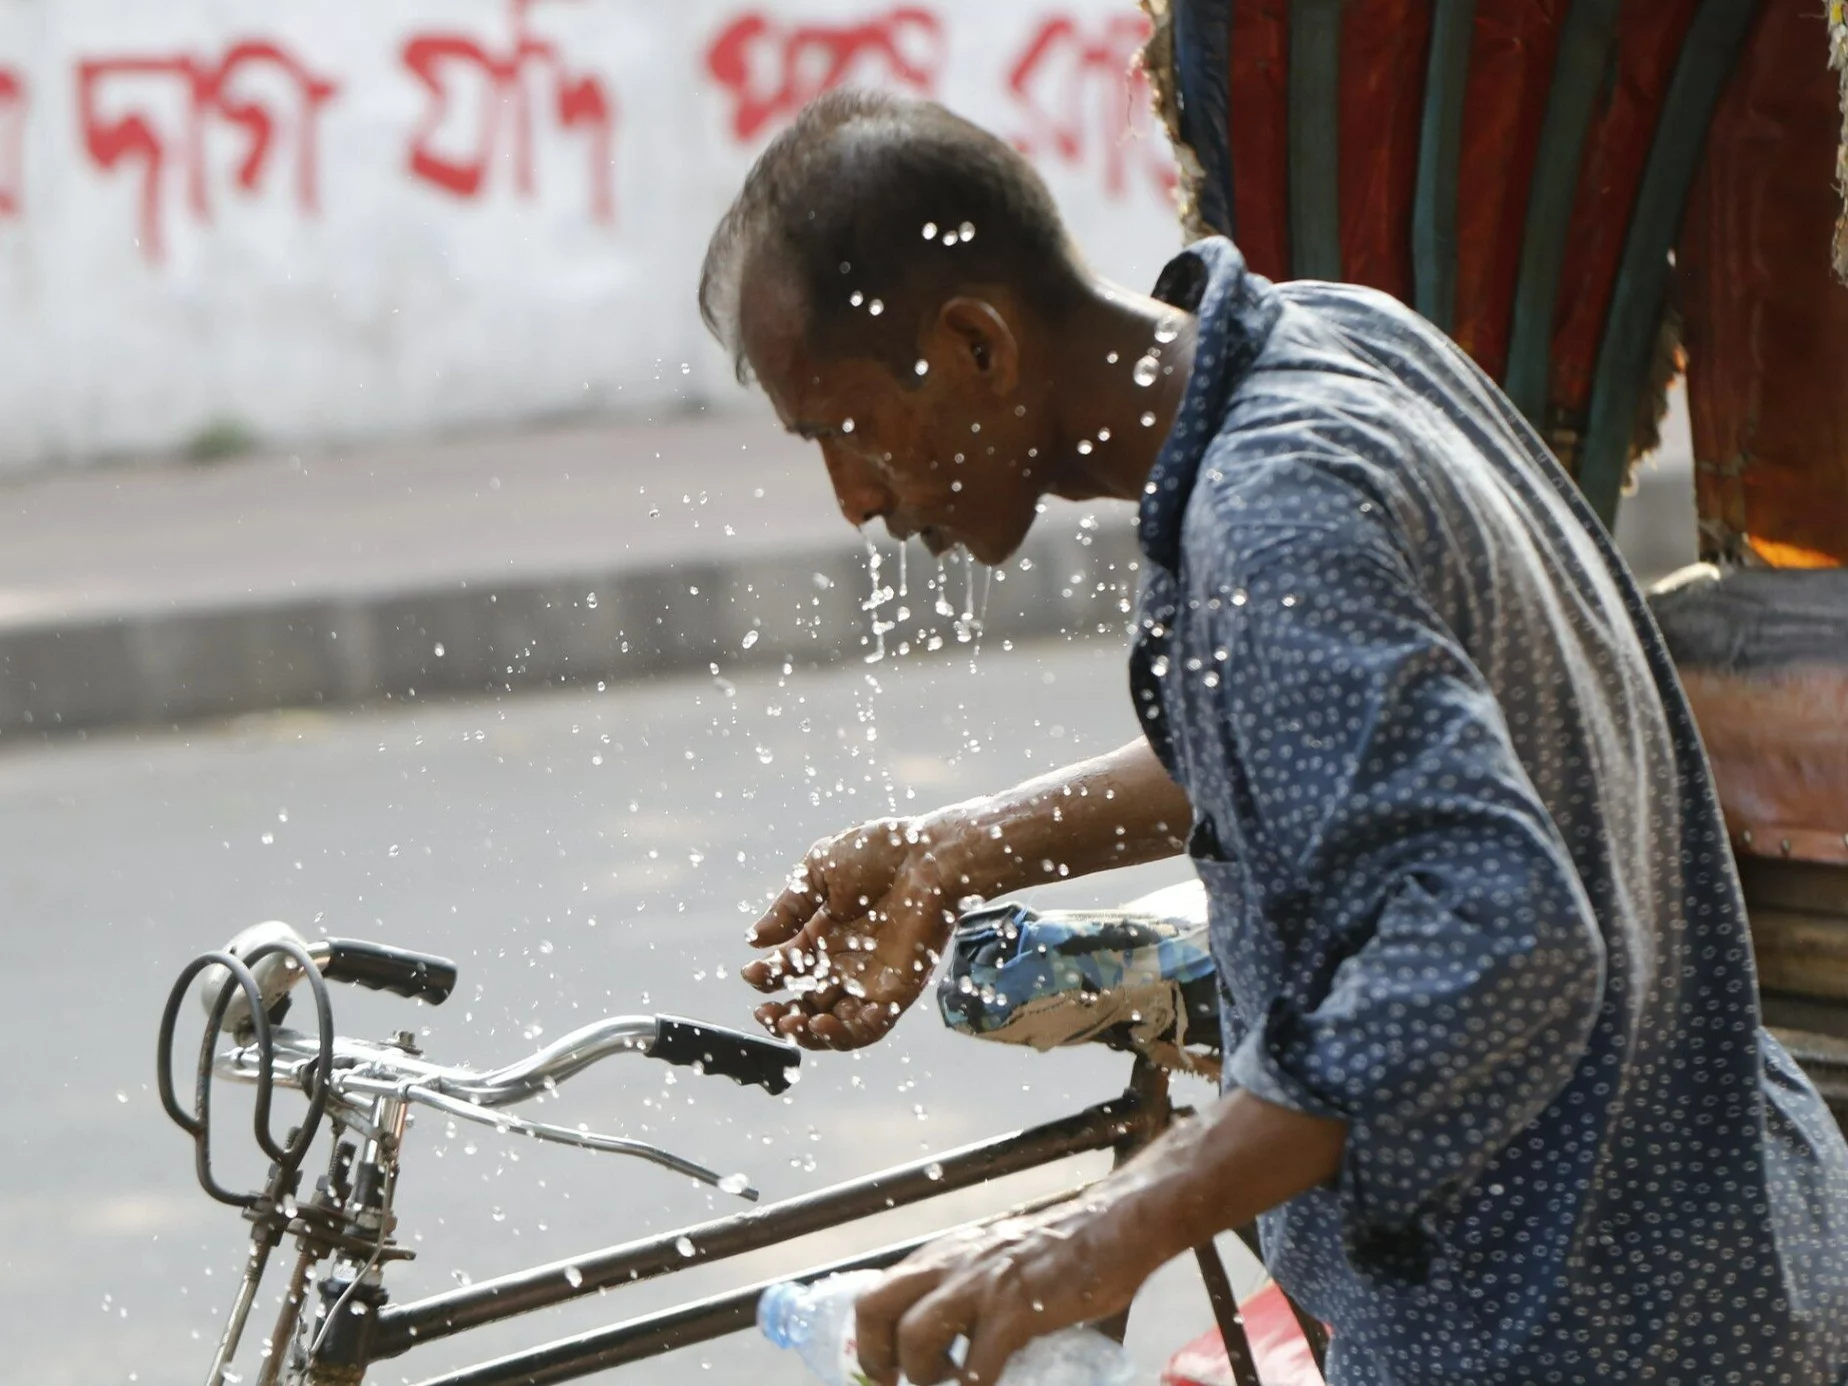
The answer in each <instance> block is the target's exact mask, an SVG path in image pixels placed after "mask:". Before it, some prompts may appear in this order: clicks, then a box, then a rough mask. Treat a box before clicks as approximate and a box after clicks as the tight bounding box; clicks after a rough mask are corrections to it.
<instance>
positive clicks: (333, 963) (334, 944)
mask: <svg viewBox="0 0 1848 1386" xmlns="http://www.w3.org/2000/svg"><path fill="white" fill-rule="evenodd" d="M321 975H322V976H323V977H325V978H327V980H328V981H330V982H354V983H357V984H358V985H360V986H362V987H371V988H372V989H373V990H374V991H395V992H396V993H397V994H398V995H400V996H420V997H422V998H423V999H424V1000H425V1001H428V1002H429V1003H430V1004H431V1005H432V1006H440V1005H442V1003H443V1002H444V1001H447V1000H448V999H449V993H450V992H452V991H454V990H455V989H456V965H455V964H454V963H452V962H451V961H450V960H449V959H448V958H439V957H437V956H436V955H435V954H432V953H413V952H411V951H410V950H409V949H408V948H392V947H389V946H387V945H386V944H383V943H367V942H366V941H365V940H363V939H357V938H330V939H328V940H327V961H326V962H325V963H323V964H322V965H321Z"/></svg>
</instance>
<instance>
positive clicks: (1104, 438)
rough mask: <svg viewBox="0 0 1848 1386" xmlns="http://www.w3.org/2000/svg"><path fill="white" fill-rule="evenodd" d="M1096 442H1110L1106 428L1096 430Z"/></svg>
mask: <svg viewBox="0 0 1848 1386" xmlns="http://www.w3.org/2000/svg"><path fill="white" fill-rule="evenodd" d="M1097 441H1098V442H1100V443H1107V442H1109V441H1110V430H1109V429H1107V428H1100V429H1098V430H1097Z"/></svg>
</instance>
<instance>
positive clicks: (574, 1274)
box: [565, 1266, 584, 1290]
mask: <svg viewBox="0 0 1848 1386" xmlns="http://www.w3.org/2000/svg"><path fill="white" fill-rule="evenodd" d="M565 1281H566V1283H567V1284H569V1285H570V1286H571V1288H572V1289H574V1290H575V1289H577V1287H578V1286H580V1285H582V1284H583V1283H584V1272H583V1271H581V1270H579V1269H578V1268H577V1267H576V1266H566V1267H565Z"/></svg>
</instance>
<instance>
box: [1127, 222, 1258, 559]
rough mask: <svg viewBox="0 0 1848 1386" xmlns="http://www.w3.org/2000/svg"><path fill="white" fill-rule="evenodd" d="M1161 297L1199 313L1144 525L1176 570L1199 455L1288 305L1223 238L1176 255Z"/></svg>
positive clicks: (1148, 550)
mask: <svg viewBox="0 0 1848 1386" xmlns="http://www.w3.org/2000/svg"><path fill="white" fill-rule="evenodd" d="M1154 296H1155V297H1156V298H1158V299H1160V300H1161V301H1162V302H1164V303H1169V304H1172V305H1173V306H1175V307H1176V308H1181V309H1184V310H1186V311H1187V312H1190V313H1192V314H1193V315H1194V317H1195V318H1196V320H1197V324H1198V326H1197V328H1196V333H1195V338H1194V358H1193V370H1192V373H1191V374H1190V375H1189V376H1188V377H1187V392H1186V394H1185V395H1184V396H1183V397H1182V400H1181V407H1180V411H1179V412H1178V413H1177V414H1176V415H1175V419H1174V426H1173V427H1172V428H1171V429H1169V431H1168V438H1167V441H1166V442H1164V443H1163V444H1162V448H1161V452H1160V453H1159V454H1158V455H1157V456H1156V458H1155V466H1154V468H1153V469H1152V470H1151V471H1150V472H1149V479H1148V484H1147V485H1146V486H1145V487H1144V488H1143V493H1142V507H1141V514H1140V516H1139V518H1138V522H1137V537H1138V539H1139V540H1140V542H1141V545H1142V552H1143V553H1144V554H1145V555H1146V556H1147V557H1148V559H1149V561H1150V562H1152V563H1157V564H1160V565H1161V566H1162V567H1164V568H1166V569H1168V570H1169V571H1170V572H1172V571H1174V570H1175V568H1176V567H1177V566H1178V565H1179V561H1180V548H1181V518H1182V516H1183V515H1184V514H1185V513H1186V511H1187V500H1188V497H1189V496H1191V495H1192V494H1193V487H1194V478H1195V476H1196V475H1197V473H1198V472H1199V469H1200V459H1201V458H1202V457H1204V456H1205V455H1206V449H1207V445H1208V444H1210V443H1211V442H1212V441H1213V438H1214V437H1215V436H1216V435H1217V434H1218V432H1219V421H1220V419H1221V417H1222V416H1223V415H1224V413H1225V407H1226V402H1227V401H1228V400H1229V399H1231V397H1232V392H1233V391H1234V390H1235V389H1237V388H1238V385H1239V382H1240V381H1242V380H1243V379H1244V378H1245V374H1246V372H1248V371H1249V370H1250V369H1251V363H1252V362H1253V361H1254V360H1256V359H1257V355H1258V352H1259V351H1260V350H1261V349H1262V348H1263V346H1264V342H1265V340H1266V339H1267V338H1268V337H1269V336H1270V332H1271V328H1272V327H1273V326H1275V324H1276V321H1277V315H1278V313H1279V312H1280V311H1281V307H1280V305H1279V303H1278V299H1277V295H1276V293H1275V291H1274V290H1273V289H1272V288H1271V284H1270V281H1269V280H1267V279H1265V278H1263V277H1262V276H1261V275H1256V274H1253V273H1251V272H1250V271H1249V270H1247V269H1246V268H1245V257H1244V256H1243V255H1241V254H1240V253H1239V251H1238V247H1237V246H1235V245H1233V244H1232V242H1231V241H1229V240H1227V239H1226V238H1225V237H1223V236H1209V237H1207V238H1206V239H1205V240H1202V241H1196V242H1194V244H1192V245H1190V246H1188V247H1187V249H1185V250H1183V251H1182V252H1181V253H1180V254H1179V255H1177V256H1175V257H1174V258H1173V259H1172V260H1170V261H1169V262H1168V264H1167V266H1166V267H1165V268H1164V269H1163V270H1162V272H1161V276H1160V278H1158V279H1157V280H1156V281H1155V295H1154Z"/></svg>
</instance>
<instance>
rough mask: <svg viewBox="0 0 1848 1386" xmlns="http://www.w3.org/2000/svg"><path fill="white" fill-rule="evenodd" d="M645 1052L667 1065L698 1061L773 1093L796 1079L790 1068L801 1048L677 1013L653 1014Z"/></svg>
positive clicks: (709, 1069) (799, 1059)
mask: <svg viewBox="0 0 1848 1386" xmlns="http://www.w3.org/2000/svg"><path fill="white" fill-rule="evenodd" d="M648 1052H649V1053H650V1054H652V1055H653V1056H654V1057H655V1058H657V1059H665V1060H667V1062H668V1063H670V1064H698V1065H700V1066H701V1067H702V1068H704V1069H705V1070H706V1072H708V1073H717V1074H721V1075H723V1076H724V1077H726V1078H730V1079H731V1080H732V1081H734V1082H737V1083H755V1084H756V1085H757V1086H758V1087H760V1088H762V1089H763V1090H764V1091H765V1092H767V1093H770V1094H771V1095H772V1096H774V1095H775V1094H777V1093H779V1092H782V1091H783V1090H784V1089H786V1088H787V1087H789V1085H790V1084H791V1083H792V1082H794V1081H795V1080H794V1079H793V1078H791V1077H790V1076H789V1073H790V1070H791V1069H793V1068H795V1067H796V1065H797V1064H799V1063H801V1062H802V1051H801V1050H800V1049H798V1048H796V1047H795V1045H793V1044H786V1043H784V1042H783V1041H782V1040H773V1039H765V1038H764V1037H763V1036H762V1035H747V1034H744V1033H742V1032H741V1031H738V1030H727V1029H726V1028H725V1027H724V1026H722V1025H708V1024H706V1023H705V1022H704V1021H699V1020H686V1019H683V1018H682V1017H680V1016H677V1015H658V1016H656V1017H655V1041H654V1043H653V1044H652V1045H650V1046H649V1048H648Z"/></svg>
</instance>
